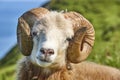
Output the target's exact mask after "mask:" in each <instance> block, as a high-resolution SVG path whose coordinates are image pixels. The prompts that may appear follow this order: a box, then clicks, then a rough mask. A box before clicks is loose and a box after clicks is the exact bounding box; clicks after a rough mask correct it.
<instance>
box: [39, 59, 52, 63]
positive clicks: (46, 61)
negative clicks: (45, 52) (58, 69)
mask: <svg viewBox="0 0 120 80" xmlns="http://www.w3.org/2000/svg"><path fill="white" fill-rule="evenodd" d="M40 61H41V62H45V63H51V60H47V59H40Z"/></svg>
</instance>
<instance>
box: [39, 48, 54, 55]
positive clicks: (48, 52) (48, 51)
mask: <svg viewBox="0 0 120 80" xmlns="http://www.w3.org/2000/svg"><path fill="white" fill-rule="evenodd" d="M40 52H41V53H42V54H50V55H52V54H54V50H53V49H45V48H41V49H40Z"/></svg>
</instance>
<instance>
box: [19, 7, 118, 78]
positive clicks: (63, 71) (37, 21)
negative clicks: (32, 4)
mask: <svg viewBox="0 0 120 80" xmlns="http://www.w3.org/2000/svg"><path fill="white" fill-rule="evenodd" d="M17 39H18V46H19V48H20V51H21V52H22V54H23V55H24V56H25V57H24V58H23V59H21V60H20V61H19V63H18V68H17V71H18V74H17V80H120V71H119V70H118V69H115V68H112V67H107V66H103V65H98V64H95V63H92V62H87V61H84V60H85V59H86V58H87V57H88V55H89V54H90V52H91V50H92V47H93V45H94V40H95V31H94V28H93V26H92V24H91V23H90V22H89V21H88V20H87V19H85V18H84V17H83V16H82V15H80V14H79V13H77V12H57V11H49V10H47V9H45V8H35V9H32V10H30V11H27V12H26V13H24V14H23V15H22V16H21V17H20V18H19V20H18V27H17Z"/></svg>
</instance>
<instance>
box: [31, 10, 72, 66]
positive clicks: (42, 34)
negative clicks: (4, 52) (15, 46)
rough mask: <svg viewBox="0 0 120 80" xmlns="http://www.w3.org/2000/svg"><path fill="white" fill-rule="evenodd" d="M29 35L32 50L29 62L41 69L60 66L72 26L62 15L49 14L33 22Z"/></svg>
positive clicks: (63, 60)
mask: <svg viewBox="0 0 120 80" xmlns="http://www.w3.org/2000/svg"><path fill="white" fill-rule="evenodd" d="M31 34H32V36H33V43H34V44H33V49H32V53H31V55H30V59H31V62H33V63H34V64H37V65H38V66H41V67H54V66H62V65H64V64H65V56H66V51H67V47H68V44H69V41H67V39H68V38H71V37H72V36H73V35H74V33H73V28H72V24H71V22H70V21H69V20H66V19H65V18H64V16H63V15H62V13H57V12H50V13H48V14H47V15H46V16H44V17H43V18H42V19H40V20H38V21H36V22H35V24H34V26H33V28H32V31H31Z"/></svg>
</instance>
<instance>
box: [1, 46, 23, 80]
mask: <svg viewBox="0 0 120 80" xmlns="http://www.w3.org/2000/svg"><path fill="white" fill-rule="evenodd" d="M20 57H22V55H21V53H20V51H19V50H18V47H17V46H14V47H13V48H12V49H11V50H10V51H9V53H8V54H7V55H6V56H5V57H4V58H3V59H2V60H0V80H15V73H16V63H17V61H18V59H19V58H20Z"/></svg>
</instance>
